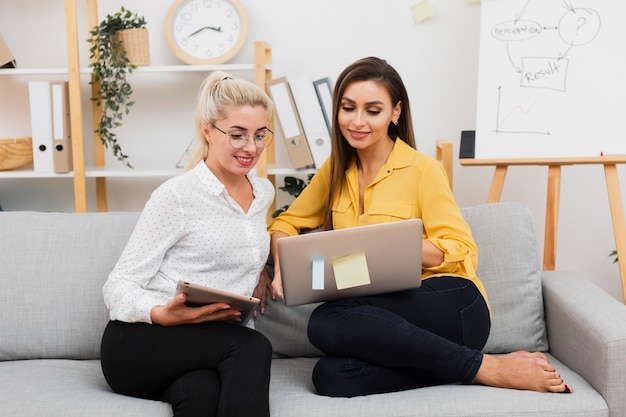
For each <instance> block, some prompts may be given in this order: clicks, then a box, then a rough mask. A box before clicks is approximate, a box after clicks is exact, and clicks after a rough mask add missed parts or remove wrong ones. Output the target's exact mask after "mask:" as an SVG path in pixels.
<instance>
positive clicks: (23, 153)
mask: <svg viewBox="0 0 626 417" xmlns="http://www.w3.org/2000/svg"><path fill="white" fill-rule="evenodd" d="M32 162H33V140H32V139H31V138H16V139H0V171H8V170H12V169H17V168H21V167H23V166H26V165H28V164H31V163H32Z"/></svg>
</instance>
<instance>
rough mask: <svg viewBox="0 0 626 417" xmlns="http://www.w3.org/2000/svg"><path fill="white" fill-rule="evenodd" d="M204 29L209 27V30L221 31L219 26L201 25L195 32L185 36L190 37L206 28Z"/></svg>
mask: <svg viewBox="0 0 626 417" xmlns="http://www.w3.org/2000/svg"><path fill="white" fill-rule="evenodd" d="M206 29H211V30H214V31H216V32H221V31H222V28H221V27H217V28H214V27H212V26H204V27H201V28H200V29H198V30H196V31H195V32H193V33H191V34H189V35H187V37H188V38H191V37H192V36H194V35H197V34H198V33H200V32H202V31H203V30H206Z"/></svg>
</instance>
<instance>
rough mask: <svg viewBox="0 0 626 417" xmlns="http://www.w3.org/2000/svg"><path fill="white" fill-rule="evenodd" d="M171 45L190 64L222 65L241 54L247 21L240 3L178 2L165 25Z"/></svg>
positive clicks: (225, 0) (230, 0) (215, 0)
mask: <svg viewBox="0 0 626 417" xmlns="http://www.w3.org/2000/svg"><path fill="white" fill-rule="evenodd" d="M165 33H166V37H167V41H168V44H169V46H170V48H171V49H172V51H173V52H174V54H175V55H176V56H177V57H178V58H179V59H181V60H182V61H183V62H186V63H188V64H221V63H223V62H226V61H228V60H229V59H231V58H232V57H234V56H235V54H237V52H239V50H240V49H241V47H242V46H243V44H244V42H245V40H246V36H247V33H248V21H247V16H246V13H245V11H244V9H243V7H242V6H241V5H240V4H239V2H238V0H178V1H176V2H175V3H174V4H173V5H172V7H171V8H170V12H169V13H168V15H167V18H166V22H165Z"/></svg>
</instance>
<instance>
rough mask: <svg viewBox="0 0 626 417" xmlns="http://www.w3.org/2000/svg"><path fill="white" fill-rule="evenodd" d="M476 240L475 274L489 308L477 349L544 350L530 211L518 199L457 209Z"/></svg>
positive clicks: (543, 322)
mask: <svg viewBox="0 0 626 417" xmlns="http://www.w3.org/2000/svg"><path fill="white" fill-rule="evenodd" d="M462 213H463V217H464V218H465V220H466V221H467V223H468V224H469V225H470V227H471V229H472V234H473V236H474V240H475V242H476V244H477V245H478V269H477V271H476V273H477V275H478V276H479V277H480V278H481V280H482V281H483V284H484V285H485V288H486V290H487V297H488V298H489V303H490V305H491V309H492V318H493V321H492V324H491V333H490V335H489V340H488V341H487V345H486V346H485V348H484V349H483V350H484V351H485V352H487V353H504V352H511V351H514V350H518V349H526V350H531V351H535V350H538V351H547V350H548V339H547V335H546V325H545V320H544V310H543V297H542V289H541V265H540V258H539V250H538V247H537V239H536V236H535V229H534V223H533V218H532V213H531V211H530V210H529V209H528V208H526V207H524V206H522V205H521V204H518V203H497V204H485V205H479V206H473V207H466V208H463V209H462Z"/></svg>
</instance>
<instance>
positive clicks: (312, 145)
mask: <svg viewBox="0 0 626 417" xmlns="http://www.w3.org/2000/svg"><path fill="white" fill-rule="evenodd" d="M289 88H290V89H291V94H292V95H293V100H294V102H295V103H296V109H297V111H298V114H299V115H300V121H301V122H302V127H303V129H304V136H305V137H306V140H307V142H308V144H309V149H310V150H311V155H312V156H313V162H314V163H315V168H318V169H319V168H320V167H321V166H322V164H323V163H324V161H326V159H328V156H329V155H330V149H331V142H330V131H329V130H328V126H327V125H326V120H325V119H324V113H323V112H322V107H321V105H320V101H319V99H318V98H317V93H316V91H315V87H314V85H313V79H312V78H311V77H308V76H300V77H295V78H289Z"/></svg>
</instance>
